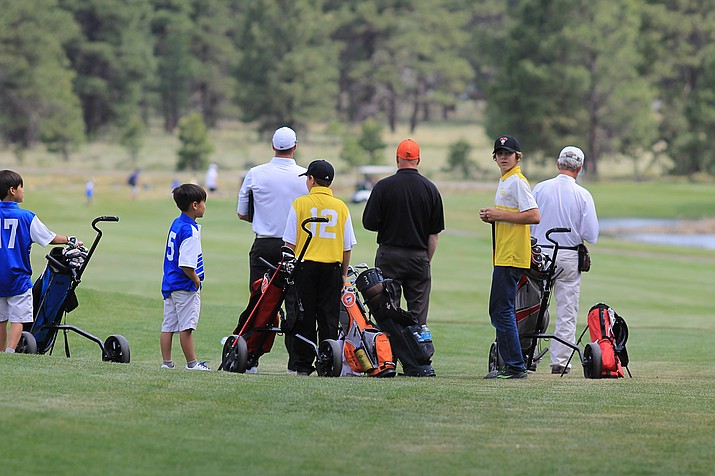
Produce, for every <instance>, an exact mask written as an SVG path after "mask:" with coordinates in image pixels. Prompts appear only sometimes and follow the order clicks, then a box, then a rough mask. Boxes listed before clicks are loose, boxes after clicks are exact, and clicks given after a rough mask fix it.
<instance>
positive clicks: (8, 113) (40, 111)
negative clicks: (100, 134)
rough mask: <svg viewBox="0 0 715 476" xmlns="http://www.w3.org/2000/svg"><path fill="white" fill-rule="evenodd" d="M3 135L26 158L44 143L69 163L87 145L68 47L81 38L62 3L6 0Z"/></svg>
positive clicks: (0, 104)
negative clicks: (76, 148)
mask: <svg viewBox="0 0 715 476" xmlns="http://www.w3.org/2000/svg"><path fill="white" fill-rule="evenodd" d="M0 11H1V12H2V14H0V135H1V136H2V138H3V139H4V140H5V141H7V142H9V143H11V144H14V145H15V147H16V151H18V154H19V155H21V151H22V150H23V149H24V148H27V147H29V146H30V145H32V144H33V143H34V142H35V141H37V140H38V139H41V140H43V142H45V143H46V144H47V146H48V149H49V150H50V151H52V152H60V153H62V154H63V156H64V157H65V158H66V157H67V154H68V153H69V151H70V149H71V148H72V147H74V146H76V145H77V144H79V143H80V142H82V141H83V140H84V128H83V125H82V115H81V109H80V105H79V101H78V99H77V96H76V95H75V94H74V92H73V91H72V79H73V78H74V73H73V71H72V70H71V69H70V68H69V62H68V60H67V57H66V56H65V52H64V49H63V44H64V43H66V42H68V41H70V40H71V39H72V38H73V37H75V36H76V35H78V34H79V30H78V28H77V25H76V24H75V22H74V20H73V19H72V17H71V16H70V15H68V14H66V13H65V12H63V11H61V10H60V9H59V8H58V6H57V1H56V0H37V1H35V2H33V3H29V2H15V1H12V0H0Z"/></svg>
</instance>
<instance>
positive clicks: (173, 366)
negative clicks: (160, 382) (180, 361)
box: [161, 364, 176, 369]
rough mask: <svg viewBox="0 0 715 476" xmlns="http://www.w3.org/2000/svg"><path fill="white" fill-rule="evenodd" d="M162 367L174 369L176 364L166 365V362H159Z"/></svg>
mask: <svg viewBox="0 0 715 476" xmlns="http://www.w3.org/2000/svg"><path fill="white" fill-rule="evenodd" d="M161 368H162V369H175V368H176V365H166V364H161Z"/></svg>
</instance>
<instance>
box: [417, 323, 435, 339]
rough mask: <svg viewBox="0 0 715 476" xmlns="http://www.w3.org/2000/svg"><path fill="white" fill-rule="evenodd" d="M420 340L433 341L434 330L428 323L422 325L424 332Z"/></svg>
mask: <svg viewBox="0 0 715 476" xmlns="http://www.w3.org/2000/svg"><path fill="white" fill-rule="evenodd" d="M420 342H432V332H431V331H430V330H429V327H427V326H426V325H425V326H422V332H421V333H420Z"/></svg>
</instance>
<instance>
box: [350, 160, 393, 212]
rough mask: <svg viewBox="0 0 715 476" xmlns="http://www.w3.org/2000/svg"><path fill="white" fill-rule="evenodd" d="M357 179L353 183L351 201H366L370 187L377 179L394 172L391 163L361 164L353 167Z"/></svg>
mask: <svg viewBox="0 0 715 476" xmlns="http://www.w3.org/2000/svg"><path fill="white" fill-rule="evenodd" d="M355 170H356V171H357V173H358V176H359V179H358V181H357V183H356V184H355V193H353V194H352V195H351V196H350V201H351V202H352V203H361V202H367V199H368V198H370V192H372V187H374V186H375V184H376V183H377V181H378V180H380V179H381V178H383V177H386V176H388V175H390V174H393V173H394V172H395V167H393V166H392V165H363V166H360V167H358V168H357V169H355Z"/></svg>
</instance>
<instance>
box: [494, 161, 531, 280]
mask: <svg viewBox="0 0 715 476" xmlns="http://www.w3.org/2000/svg"><path fill="white" fill-rule="evenodd" d="M494 206H495V207H496V208H498V209H500V210H507V211H510V212H525V211H527V210H531V209H532V208H538V206H537V204H536V200H535V199H534V196H533V195H532V193H531V187H530V186H529V181H528V180H527V179H526V177H524V175H523V174H522V173H521V167H519V166H518V165H517V166H516V167H514V168H513V169H511V170H510V171H509V172H507V173H506V174H504V175H503V176H502V177H501V179H500V180H499V186H498V187H497V193H496V196H495V197H494ZM494 228H495V230H494V245H495V247H494V258H493V259H494V266H512V267H515V268H529V266H530V265H531V236H530V231H531V230H530V227H529V225H520V224H516V223H507V222H496V223H495V226H494Z"/></svg>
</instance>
